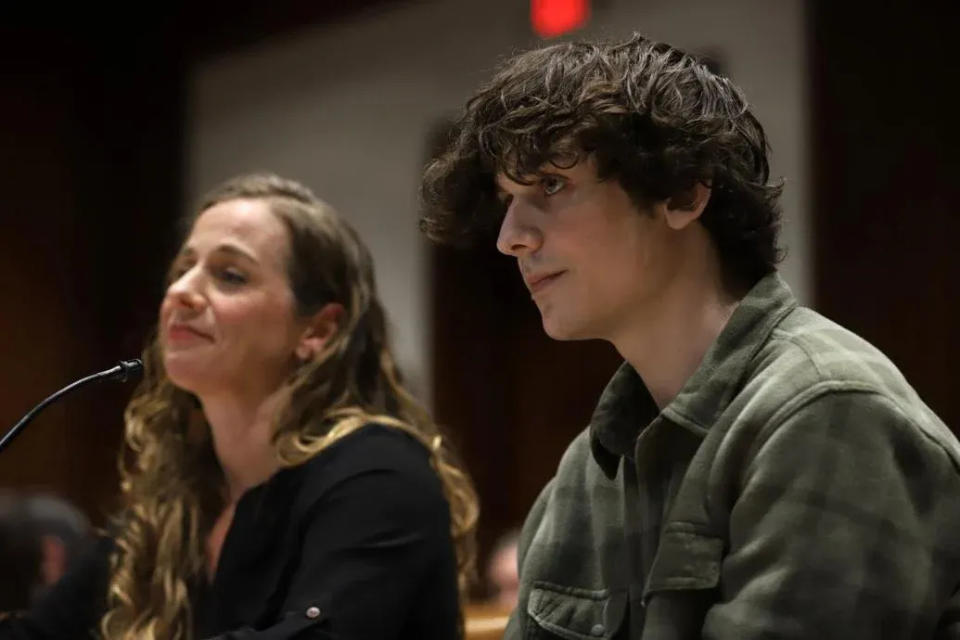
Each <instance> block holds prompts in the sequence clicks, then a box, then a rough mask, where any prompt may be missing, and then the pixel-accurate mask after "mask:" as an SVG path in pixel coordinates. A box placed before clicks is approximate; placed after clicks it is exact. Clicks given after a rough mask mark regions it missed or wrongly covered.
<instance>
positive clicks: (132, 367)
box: [0, 358, 143, 452]
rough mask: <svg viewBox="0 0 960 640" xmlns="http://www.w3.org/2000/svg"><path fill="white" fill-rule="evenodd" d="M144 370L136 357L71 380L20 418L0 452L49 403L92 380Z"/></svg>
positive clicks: (123, 377) (130, 375) (125, 376)
mask: <svg viewBox="0 0 960 640" xmlns="http://www.w3.org/2000/svg"><path fill="white" fill-rule="evenodd" d="M141 372H143V363H142V362H141V361H140V360H138V359H136V358H134V359H133V360H121V361H120V363H119V364H118V365H117V366H115V367H110V368H109V369H105V370H104V371H100V372H98V373H94V374H92V375H89V376H86V377H85V378H80V379H79V380H76V381H74V382H71V383H70V384H68V385H67V386H65V387H64V388H63V389H60V391H57V392H56V393H54V394H53V395H51V396H49V397H48V398H46V399H45V400H44V401H43V402H41V403H40V404H38V405H37V406H35V407H34V408H33V409H31V410H30V411H29V412H28V413H27V415H25V416H23V417H22V418H20V421H19V422H17V424H15V425H13V427H12V428H11V429H10V431H8V432H7V433H6V435H4V436H3V439H2V440H0V452H2V451H3V450H4V449H6V448H7V446H8V445H9V444H10V443H11V442H12V441H13V439H14V438H16V437H17V434H18V433H20V432H21V431H23V428H24V427H26V426H27V425H28V424H29V423H30V421H31V420H33V419H34V418H35V417H36V415H37V414H38V413H40V412H41V411H42V410H43V409H44V408H45V407H46V406H47V405H49V404H51V403H53V402H55V401H56V400H59V399H60V398H62V397H63V396H65V395H67V394H68V393H70V392H71V391H74V390H75V389H79V388H80V387H83V386H86V385H88V384H90V383H92V382H99V381H101V380H116V381H118V382H126V381H127V380H129V379H131V378H133V377H135V376H138V375H140V373H141Z"/></svg>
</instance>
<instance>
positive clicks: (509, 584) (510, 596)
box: [487, 529, 520, 611]
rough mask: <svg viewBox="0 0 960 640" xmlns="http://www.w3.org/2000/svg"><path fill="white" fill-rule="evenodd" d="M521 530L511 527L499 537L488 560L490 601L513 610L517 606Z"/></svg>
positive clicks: (505, 608) (507, 609)
mask: <svg viewBox="0 0 960 640" xmlns="http://www.w3.org/2000/svg"><path fill="white" fill-rule="evenodd" d="M519 542H520V530H519V529H511V530H510V531H507V532H506V533H505V534H503V535H502V536H500V538H498V539H497V542H496V544H494V546H493V551H491V552H490V558H489V560H488V561H487V589H488V592H489V594H490V596H489V597H490V603H491V604H493V605H495V606H497V607H499V608H501V609H504V610H506V611H512V610H513V608H514V607H516V606H517V589H518V588H519V586H520V582H519V579H518V577H517V543H519Z"/></svg>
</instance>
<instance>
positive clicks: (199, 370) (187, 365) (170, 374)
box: [163, 354, 212, 394]
mask: <svg viewBox="0 0 960 640" xmlns="http://www.w3.org/2000/svg"><path fill="white" fill-rule="evenodd" d="M163 368H164V369H165V371H166V374H167V378H168V379H169V380H170V382H172V383H173V385H174V386H175V387H177V388H179V389H183V390H184V391H189V392H190V393H194V394H198V393H200V392H201V391H202V390H203V389H205V388H206V387H208V386H209V383H210V380H211V379H212V376H211V374H210V371H209V369H208V367H205V366H202V365H201V363H199V362H193V361H191V359H189V358H184V357H181V356H179V355H177V354H167V355H165V356H164V359H163Z"/></svg>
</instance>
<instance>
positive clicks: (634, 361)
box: [611, 268, 741, 409]
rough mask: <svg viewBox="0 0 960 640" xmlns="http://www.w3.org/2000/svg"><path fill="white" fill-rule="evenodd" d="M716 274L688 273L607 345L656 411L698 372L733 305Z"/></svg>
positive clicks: (710, 271) (735, 302) (736, 300)
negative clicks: (637, 379) (650, 398)
mask: <svg viewBox="0 0 960 640" xmlns="http://www.w3.org/2000/svg"><path fill="white" fill-rule="evenodd" d="M740 297H741V296H740V295H738V294H736V293H731V292H730V291H728V290H727V288H726V287H725V286H724V283H723V279H722V277H720V274H719V269H713V268H701V269H691V270H689V271H687V272H685V273H683V274H680V276H679V277H678V278H677V279H676V281H675V282H673V283H671V284H670V286H669V287H668V288H667V289H665V290H664V291H662V292H661V294H660V295H659V296H658V299H657V300H656V301H655V304H653V305H650V306H649V307H648V308H646V309H643V310H641V311H639V312H638V313H637V317H636V318H635V319H634V321H633V322H632V323H631V324H630V325H629V326H628V327H626V328H625V329H624V331H622V332H621V334H620V335H618V336H616V337H615V338H614V339H613V340H611V341H612V342H613V344H614V346H615V347H616V348H617V350H618V351H619V352H620V355H622V356H623V357H624V359H625V360H626V361H627V362H629V363H630V365H631V366H633V368H634V369H635V370H636V371H637V373H638V374H639V375H640V377H641V378H642V379H643V381H644V384H645V385H646V386H647V389H648V390H649V391H650V394H651V396H653V400H654V402H656V403H657V406H658V407H659V408H660V409H663V408H664V407H666V406H667V405H668V404H670V402H671V401H672V400H673V399H674V398H675V397H676V396H677V394H678V393H679V392H680V390H681V389H682V388H683V386H684V385H685V384H686V382H687V380H689V379H690V377H691V376H692V375H693V374H694V372H695V371H696V370H697V368H698V367H699V366H700V363H701V361H702V360H703V357H704V355H706V353H707V351H708V350H709V349H710V347H711V345H713V343H714V342H715V341H716V339H717V336H719V335H720V333H721V332H722V331H723V328H724V327H725V326H726V324H727V321H728V320H729V319H730V316H731V315H733V312H734V310H735V309H736V307H737V305H738V304H739V300H740Z"/></svg>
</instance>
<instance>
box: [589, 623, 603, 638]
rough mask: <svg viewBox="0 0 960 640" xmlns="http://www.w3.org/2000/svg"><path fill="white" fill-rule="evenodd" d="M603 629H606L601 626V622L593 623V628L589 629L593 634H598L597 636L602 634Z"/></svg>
mask: <svg viewBox="0 0 960 640" xmlns="http://www.w3.org/2000/svg"><path fill="white" fill-rule="evenodd" d="M605 631H606V629H604V628H603V625H602V624H595V625H593V628H592V629H590V633H592V634H593V635H595V636H598V637H599V636H602V635H603V634H604V632H605Z"/></svg>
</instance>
